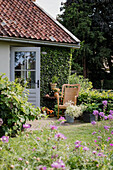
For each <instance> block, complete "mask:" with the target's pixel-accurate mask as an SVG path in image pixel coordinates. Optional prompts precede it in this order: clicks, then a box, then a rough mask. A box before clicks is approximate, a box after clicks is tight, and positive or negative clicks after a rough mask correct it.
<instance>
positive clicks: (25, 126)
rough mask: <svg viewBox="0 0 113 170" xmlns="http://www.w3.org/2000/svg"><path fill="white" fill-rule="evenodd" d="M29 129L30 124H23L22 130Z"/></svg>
mask: <svg viewBox="0 0 113 170" xmlns="http://www.w3.org/2000/svg"><path fill="white" fill-rule="evenodd" d="M30 127H31V125H30V124H23V128H25V129H26V128H30Z"/></svg>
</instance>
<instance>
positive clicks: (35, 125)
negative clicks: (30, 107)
mask: <svg viewBox="0 0 113 170" xmlns="http://www.w3.org/2000/svg"><path fill="white" fill-rule="evenodd" d="M57 120H58V119H57V118H56V117H53V118H47V119H41V120H34V121H28V122H27V123H28V124H31V128H30V129H28V131H29V130H30V131H31V130H38V129H40V128H43V127H46V126H48V125H50V124H53V122H54V123H55V122H56V121H57ZM81 124H83V123H81V122H80V121H79V120H75V122H74V123H64V124H62V125H60V126H71V125H76V126H81Z"/></svg>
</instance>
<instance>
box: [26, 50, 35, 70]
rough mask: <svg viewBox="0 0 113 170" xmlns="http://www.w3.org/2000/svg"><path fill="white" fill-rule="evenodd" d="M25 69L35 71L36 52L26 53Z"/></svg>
mask: <svg viewBox="0 0 113 170" xmlns="http://www.w3.org/2000/svg"><path fill="white" fill-rule="evenodd" d="M26 59H27V68H26V69H35V67H36V52H27V53H26Z"/></svg>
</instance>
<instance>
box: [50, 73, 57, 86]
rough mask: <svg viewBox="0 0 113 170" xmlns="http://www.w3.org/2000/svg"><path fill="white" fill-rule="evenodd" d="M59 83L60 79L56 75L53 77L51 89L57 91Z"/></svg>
mask: <svg viewBox="0 0 113 170" xmlns="http://www.w3.org/2000/svg"><path fill="white" fill-rule="evenodd" d="M57 82H58V77H57V76H56V75H54V76H53V77H52V82H51V83H50V85H51V89H55V88H56V85H57Z"/></svg>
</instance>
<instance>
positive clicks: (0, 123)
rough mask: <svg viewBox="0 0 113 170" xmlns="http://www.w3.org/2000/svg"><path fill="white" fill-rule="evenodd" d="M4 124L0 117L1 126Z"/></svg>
mask: <svg viewBox="0 0 113 170" xmlns="http://www.w3.org/2000/svg"><path fill="white" fill-rule="evenodd" d="M2 124H3V120H2V119H1V118H0V126H2Z"/></svg>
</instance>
